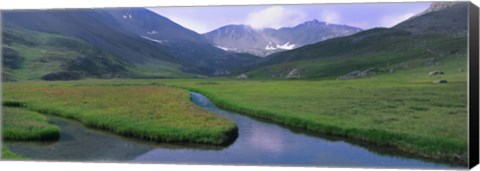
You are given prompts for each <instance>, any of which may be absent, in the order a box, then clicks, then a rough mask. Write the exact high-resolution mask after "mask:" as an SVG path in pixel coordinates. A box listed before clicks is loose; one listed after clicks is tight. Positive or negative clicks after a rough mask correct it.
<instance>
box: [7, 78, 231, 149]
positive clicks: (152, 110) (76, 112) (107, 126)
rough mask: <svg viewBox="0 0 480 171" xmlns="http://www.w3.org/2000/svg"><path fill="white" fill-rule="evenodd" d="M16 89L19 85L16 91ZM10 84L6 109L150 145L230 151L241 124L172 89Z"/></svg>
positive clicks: (180, 91) (185, 93) (186, 94)
mask: <svg viewBox="0 0 480 171" xmlns="http://www.w3.org/2000/svg"><path fill="white" fill-rule="evenodd" d="M12 84H13V85H12ZM12 84H5V85H4V91H5V94H4V97H3V99H4V100H3V103H4V104H21V106H23V107H24V108H26V109H28V110H31V111H36V112H39V113H42V114H51V115H57V116H61V117H66V118H71V119H75V120H78V121H80V122H81V123H83V124H84V125H86V126H89V127H93V128H99V129H103V130H108V131H111V132H114V133H117V134H120V135H124V136H129V137H135V138H139V139H143V140H148V141H155V142H169V143H199V144H211V145H227V144H230V143H231V142H233V141H234V140H235V138H236V136H237V127H236V125H235V123H233V122H232V121H230V120H228V119H227V118H224V117H220V116H217V115H215V114H214V113H211V112H208V111H205V110H203V109H201V108H199V107H197V106H195V105H193V104H192V103H191V102H190V101H189V93H188V92H187V91H184V90H179V89H175V88H169V87H158V86H142V87H114V86H111V87H106V86H83V87H82V86H75V87H69V86H64V85H61V84H60V85H55V86H50V85H45V84H42V83H38V84H35V83H30V84H22V83H17V84H14V83H12Z"/></svg>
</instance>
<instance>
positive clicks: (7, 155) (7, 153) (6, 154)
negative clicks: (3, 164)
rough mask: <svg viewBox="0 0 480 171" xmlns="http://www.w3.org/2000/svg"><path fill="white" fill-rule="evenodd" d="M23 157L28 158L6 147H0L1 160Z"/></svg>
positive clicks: (23, 158)
mask: <svg viewBox="0 0 480 171" xmlns="http://www.w3.org/2000/svg"><path fill="white" fill-rule="evenodd" d="M25 159H28V158H26V157H24V156H21V155H18V154H15V153H13V152H12V151H10V150H9V149H8V148H6V147H2V160H25Z"/></svg>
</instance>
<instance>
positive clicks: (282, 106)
mask: <svg viewBox="0 0 480 171" xmlns="http://www.w3.org/2000/svg"><path fill="white" fill-rule="evenodd" d="M462 61H465V60H458V59H456V58H451V60H447V61H442V63H440V64H439V65H432V66H429V67H417V68H413V69H406V70H398V71H395V72H394V73H380V74H378V75H373V76H369V77H367V78H364V79H353V80H334V79H330V80H325V79H322V80H255V79H249V80H239V79H227V78H225V79H222V78H216V79H165V80H82V81H67V82H42V81H40V82H18V83H13V82H12V83H4V94H3V102H4V104H21V105H22V106H24V107H25V108H26V109H28V110H32V111H37V112H40V113H43V114H54V115H58V116H63V117H67V118H73V119H76V120H79V121H80V122H82V123H84V124H85V125H87V126H91V127H96V128H101V129H106V130H110V131H113V132H115V133H118V134H122V135H126V136H134V137H138V138H142V139H147V140H153V141H162V142H192V143H209V144H224V143H225V142H227V141H228V140H231V137H232V134H234V132H236V129H237V128H236V126H235V124H234V123H233V122H231V121H230V120H228V119H226V118H223V117H220V116H217V115H215V114H213V113H210V112H207V111H204V110H203V109H201V108H199V107H197V106H195V105H193V104H192V103H191V102H189V100H190V99H189V98H190V95H189V93H188V91H187V90H190V91H197V92H200V93H202V94H204V95H206V96H207V97H209V98H210V99H211V100H212V101H213V102H214V103H215V104H216V105H218V106H219V107H221V108H224V109H227V110H232V111H237V112H240V113H242V114H246V115H250V116H254V117H258V118H263V119H268V120H271V121H274V122H276V123H280V124H284V125H288V126H293V127H297V128H303V129H306V130H309V131H313V132H317V133H323V134H329V135H335V136H340V137H348V138H351V139H356V140H361V141H365V142H370V143H372V144H376V145H379V146H391V147H396V148H398V149H399V150H402V151H404V152H407V153H411V154H414V155H417V156H423V157H426V158H431V159H438V160H448V161H454V162H460V163H466V161H467V157H468V153H467V137H468V136H467V124H466V123H467V82H466V80H467V78H466V76H467V74H466V72H465V71H463V70H461V69H459V68H466V63H463V62H462ZM432 70H442V71H444V72H445V75H442V76H438V77H430V76H428V73H429V72H430V71H432ZM439 79H446V80H448V83H447V84H434V83H432V82H433V81H435V80H439Z"/></svg>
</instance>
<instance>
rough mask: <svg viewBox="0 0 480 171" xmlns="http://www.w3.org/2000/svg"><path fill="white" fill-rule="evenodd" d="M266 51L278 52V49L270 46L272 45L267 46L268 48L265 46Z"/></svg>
mask: <svg viewBox="0 0 480 171" xmlns="http://www.w3.org/2000/svg"><path fill="white" fill-rule="evenodd" d="M265 50H277V48H276V47H273V46H270V45H267V46H265Z"/></svg>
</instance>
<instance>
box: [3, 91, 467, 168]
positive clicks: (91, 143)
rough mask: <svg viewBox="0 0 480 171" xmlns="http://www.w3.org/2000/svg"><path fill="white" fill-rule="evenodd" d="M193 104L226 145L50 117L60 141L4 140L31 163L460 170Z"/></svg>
mask: <svg viewBox="0 0 480 171" xmlns="http://www.w3.org/2000/svg"><path fill="white" fill-rule="evenodd" d="M192 101H193V103H195V104H196V105H199V106H201V107H203V108H204V109H206V110H210V111H213V112H215V113H217V114H219V115H222V116H225V117H227V118H229V119H231V120H233V121H234V122H235V123H236V124H237V126H238V128H239V136H238V138H237V139H236V140H235V142H234V143H232V144H231V145H229V146H228V147H212V146H201V145H188V144H185V145H182V144H175V145H172V144H158V143H148V142H145V141H141V140H135V139H131V138H124V137H121V136H117V135H114V134H110V133H107V132H104V131H99V130H93V129H89V128H85V127H84V126H83V125H81V124H80V123H78V122H76V121H71V120H66V119H62V118H58V117H51V118H50V119H51V121H52V122H53V123H54V124H56V125H59V126H60V127H61V129H62V133H61V135H60V140H59V141H56V142H49V143H38V142H6V145H7V146H8V147H9V148H10V149H11V150H12V151H14V152H16V153H19V154H22V155H25V156H27V157H30V158H32V159H35V160H60V161H65V160H67V161H95V162H97V161H125V162H134V163H178V164H231V165H287V166H325V167H375V168H386V167H388V168H392V167H395V168H443V169H448V168H457V169H458V168H463V167H462V166H455V165H451V164H446V163H438V162H432V161H425V160H421V159H415V158H412V157H408V156H406V155H401V154H397V153H398V151H396V150H394V149H385V148H378V147H371V146H368V145H360V144H361V143H358V142H354V141H349V140H342V139H339V138H334V137H327V136H319V135H313V134H308V133H305V132H306V131H298V130H295V129H289V128H285V127H282V126H278V125H276V124H272V123H269V122H265V121H260V120H256V119H252V118H250V117H247V116H244V115H240V114H236V113H232V112H228V111H225V110H221V109H218V108H217V107H215V106H214V105H213V104H212V103H211V102H210V100H208V99H207V98H206V97H204V96H203V95H201V94H198V93H192Z"/></svg>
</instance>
